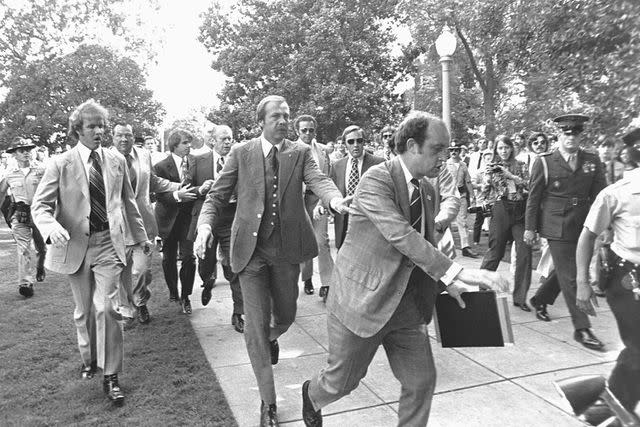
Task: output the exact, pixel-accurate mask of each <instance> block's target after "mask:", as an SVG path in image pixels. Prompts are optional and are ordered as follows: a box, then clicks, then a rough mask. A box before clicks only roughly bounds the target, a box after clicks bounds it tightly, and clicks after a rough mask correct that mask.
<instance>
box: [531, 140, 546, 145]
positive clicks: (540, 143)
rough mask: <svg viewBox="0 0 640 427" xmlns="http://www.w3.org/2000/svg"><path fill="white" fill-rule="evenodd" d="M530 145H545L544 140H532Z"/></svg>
mask: <svg viewBox="0 0 640 427" xmlns="http://www.w3.org/2000/svg"><path fill="white" fill-rule="evenodd" d="M531 145H547V143H546V142H545V141H533V142H532V143H531Z"/></svg>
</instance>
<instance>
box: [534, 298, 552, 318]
mask: <svg viewBox="0 0 640 427" xmlns="http://www.w3.org/2000/svg"><path fill="white" fill-rule="evenodd" d="M529 303H530V304H531V307H533V309H534V310H535V311H536V317H537V318H538V319H539V320H542V321H543V322H551V318H550V317H549V313H547V305H546V304H538V303H536V300H535V299H534V297H531V299H530V300H529Z"/></svg>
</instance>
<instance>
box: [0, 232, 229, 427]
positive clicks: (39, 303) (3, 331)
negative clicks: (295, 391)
mask: <svg viewBox="0 0 640 427" xmlns="http://www.w3.org/2000/svg"><path fill="white" fill-rule="evenodd" d="M159 258H160V257H159V256H155V257H154V266H153V277H154V283H153V285H152V289H151V290H152V292H153V296H152V298H151V301H150V304H149V310H150V312H151V317H152V320H151V323H149V324H147V325H140V324H138V326H137V327H136V328H135V329H133V330H130V331H127V332H125V360H124V362H125V367H124V372H123V373H122V374H120V385H121V387H122V389H123V392H124V393H125V395H126V399H125V403H124V405H123V406H122V407H120V408H116V407H114V406H112V405H111V403H110V402H109V401H108V400H107V398H106V396H105V395H104V393H103V392H102V372H101V371H100V372H98V375H96V377H95V378H94V379H92V380H81V379H80V375H79V374H80V366H81V361H80V355H79V352H78V348H77V345H76V332H75V327H74V325H73V308H74V304H73V298H72V295H71V289H70V288H69V285H68V283H67V282H66V278H65V276H63V275H60V274H56V273H52V272H47V279H46V280H45V282H43V283H42V284H37V285H36V287H35V295H34V297H33V298H30V299H26V300H25V299H24V298H23V297H22V296H21V295H19V294H18V285H17V267H16V255H15V245H14V244H13V241H12V239H11V235H10V231H9V229H8V228H6V226H5V225H4V224H2V226H1V227H0V271H1V272H2V278H1V279H0V312H1V313H2V314H1V315H0V316H1V319H2V320H1V321H0V381H1V383H2V388H1V390H0V425H3V426H6V425H9V426H13V425H20V426H24V425H26V426H30V425H103V424H104V425H107V424H108V425H153V426H159V425H161V426H165V425H211V426H235V425H237V424H236V421H235V419H234V418H233V415H232V413H231V410H230V409H229V405H228V404H227V402H226V400H225V397H224V394H223V392H222V390H221V389H220V386H219V385H218V381H217V379H216V377H215V375H214V373H213V371H212V370H211V368H210V366H209V364H208V363H207V360H206V359H205V356H204V353H203V351H202V348H201V347H200V344H199V343H198V339H197V337H196V335H195V334H194V332H193V329H192V328H191V325H190V323H189V319H188V318H187V316H185V315H183V314H182V313H181V312H180V310H179V306H178V305H176V304H175V303H169V301H168V298H167V290H166V286H165V284H164V279H163V277H162V269H161V267H160V259H159Z"/></svg>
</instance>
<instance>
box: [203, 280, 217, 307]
mask: <svg viewBox="0 0 640 427" xmlns="http://www.w3.org/2000/svg"><path fill="white" fill-rule="evenodd" d="M215 286H216V279H215V278H211V279H207V280H205V282H204V283H203V285H202V296H201V297H200V301H201V302H202V305H207V304H209V301H211V289H213V288H214V287H215Z"/></svg>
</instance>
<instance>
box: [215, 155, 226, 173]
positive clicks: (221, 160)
mask: <svg viewBox="0 0 640 427" xmlns="http://www.w3.org/2000/svg"><path fill="white" fill-rule="evenodd" d="M223 167H224V157H218V161H217V162H216V177H217V176H218V174H219V173H220V171H221V170H222V168H223Z"/></svg>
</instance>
